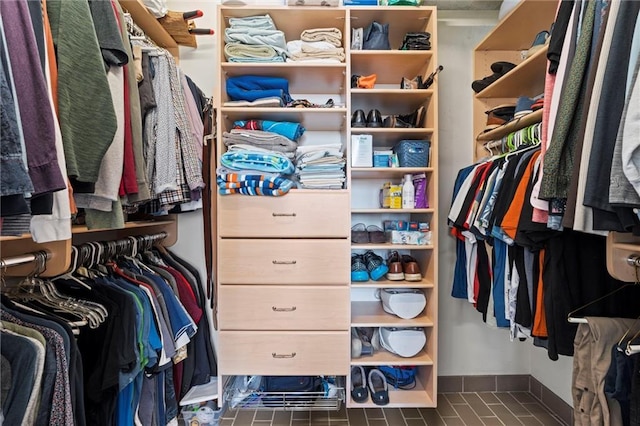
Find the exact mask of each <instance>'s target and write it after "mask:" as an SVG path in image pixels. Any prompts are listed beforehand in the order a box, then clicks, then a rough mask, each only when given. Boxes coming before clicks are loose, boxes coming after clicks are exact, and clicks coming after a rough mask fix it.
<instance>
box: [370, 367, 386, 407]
mask: <svg viewBox="0 0 640 426" xmlns="http://www.w3.org/2000/svg"><path fill="white" fill-rule="evenodd" d="M368 382H369V390H370V392H371V400H372V401H373V403H374V404H376V405H387V404H389V385H388V384H387V378H386V377H384V374H382V371H380V370H378V369H377V368H374V369H373V370H371V371H369V377H368Z"/></svg>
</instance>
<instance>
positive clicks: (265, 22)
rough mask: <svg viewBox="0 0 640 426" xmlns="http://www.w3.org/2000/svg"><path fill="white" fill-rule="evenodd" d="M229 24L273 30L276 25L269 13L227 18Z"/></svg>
mask: <svg viewBox="0 0 640 426" xmlns="http://www.w3.org/2000/svg"><path fill="white" fill-rule="evenodd" d="M229 26H231V27H236V28H238V27H249V28H261V29H264V30H275V29H276V25H275V24H274V23H273V19H271V16H270V15H269V14H266V15H255V16H246V17H244V18H229Z"/></svg>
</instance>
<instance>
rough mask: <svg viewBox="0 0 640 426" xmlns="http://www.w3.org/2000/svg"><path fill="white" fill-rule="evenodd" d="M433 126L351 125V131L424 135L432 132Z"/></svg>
mask: <svg viewBox="0 0 640 426" xmlns="http://www.w3.org/2000/svg"><path fill="white" fill-rule="evenodd" d="M433 132H434V129H433V127H411V128H395V127H352V128H351V133H373V134H378V133H392V134H394V135H405V136H406V135H419V136H424V134H425V133H433Z"/></svg>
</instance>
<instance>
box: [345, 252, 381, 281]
mask: <svg viewBox="0 0 640 426" xmlns="http://www.w3.org/2000/svg"><path fill="white" fill-rule="evenodd" d="M363 257H364V261H365V265H367V270H368V271H369V277H371V279H372V280H374V281H378V280H379V279H380V278H382V277H384V275H385V274H386V273H387V272H389V268H388V267H387V265H385V264H384V260H383V259H382V258H381V257H380V256H378V255H377V254H375V253H374V252H373V251H371V250H368V251H367V252H365V254H364V255H363ZM352 264H353V262H352ZM351 270H353V267H352V268H351ZM352 275H353V272H352Z"/></svg>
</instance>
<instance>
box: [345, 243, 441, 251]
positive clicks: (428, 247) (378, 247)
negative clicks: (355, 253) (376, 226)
mask: <svg viewBox="0 0 640 426" xmlns="http://www.w3.org/2000/svg"><path fill="white" fill-rule="evenodd" d="M433 249H434V246H433V245H432V244H428V245H424V246H419V245H411V244H390V243H382V244H351V250H433Z"/></svg>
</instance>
